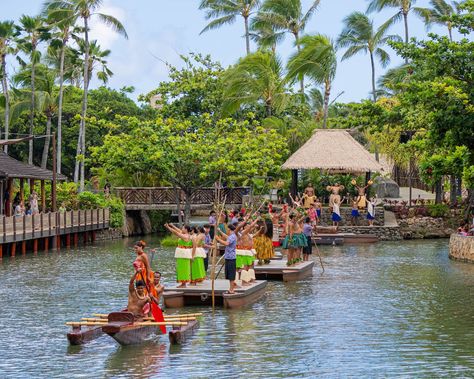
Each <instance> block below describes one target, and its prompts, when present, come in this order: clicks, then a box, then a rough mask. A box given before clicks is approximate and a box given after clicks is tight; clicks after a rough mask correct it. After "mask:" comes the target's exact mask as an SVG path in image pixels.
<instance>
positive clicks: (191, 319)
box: [81, 317, 196, 323]
mask: <svg viewBox="0 0 474 379" xmlns="http://www.w3.org/2000/svg"><path fill="white" fill-rule="evenodd" d="M154 320H155V319H154V318H153V317H144V318H143V321H154ZM194 320H196V317H165V321H194ZM81 321H90V322H103V323H108V322H109V321H108V320H107V319H106V318H91V317H83V318H81Z"/></svg>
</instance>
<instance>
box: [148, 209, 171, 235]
mask: <svg viewBox="0 0 474 379" xmlns="http://www.w3.org/2000/svg"><path fill="white" fill-rule="evenodd" d="M148 216H149V217H150V222H151V227H152V229H153V231H155V232H158V233H165V232H166V229H165V227H164V225H165V223H167V222H170V221H171V211H150V212H148Z"/></svg>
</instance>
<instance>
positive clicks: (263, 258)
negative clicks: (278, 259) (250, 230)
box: [253, 220, 274, 265]
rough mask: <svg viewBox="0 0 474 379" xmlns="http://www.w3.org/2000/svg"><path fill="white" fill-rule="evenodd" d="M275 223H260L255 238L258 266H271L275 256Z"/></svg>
mask: <svg viewBox="0 0 474 379" xmlns="http://www.w3.org/2000/svg"><path fill="white" fill-rule="evenodd" d="M273 226H274V225H273V222H272V223H271V224H270V223H268V222H265V221H264V220H260V221H259V223H258V231H257V234H256V235H255V236H254V237H253V244H254V247H255V251H256V253H257V259H258V264H259V265H263V264H269V263H270V260H271V259H272V257H273V254H274V247H273V246H274V244H273V241H272V240H273V238H272V237H273V233H274V229H273Z"/></svg>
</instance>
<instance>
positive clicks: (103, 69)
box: [79, 40, 114, 86]
mask: <svg viewBox="0 0 474 379" xmlns="http://www.w3.org/2000/svg"><path fill="white" fill-rule="evenodd" d="M84 49H85V46H84V41H82V40H81V41H79V51H80V53H82V52H84ZM110 53H111V51H110V50H109V49H106V50H102V48H101V47H100V45H99V44H98V42H97V41H96V40H94V41H91V42H90V44H89V68H88V69H89V71H88V72H89V73H88V79H89V82H90V80H91V79H92V77H93V74H94V72H95V73H96V75H97V79H99V80H100V81H101V82H102V83H103V84H104V86H105V85H106V84H107V83H108V81H109V79H110V78H111V77H112V76H113V74H114V73H113V72H112V71H111V70H110V69H109V68H108V66H107V61H106V58H107V57H108V56H109V55H110Z"/></svg>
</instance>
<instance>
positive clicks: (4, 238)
mask: <svg viewBox="0 0 474 379" xmlns="http://www.w3.org/2000/svg"><path fill="white" fill-rule="evenodd" d="M2 223H3V242H5V240H6V239H7V217H6V216H3V221H2Z"/></svg>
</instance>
